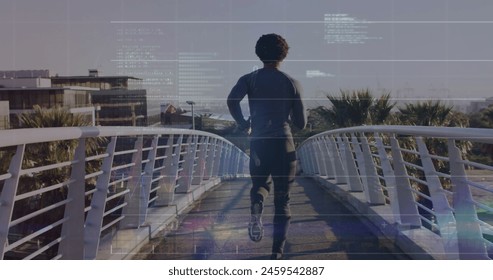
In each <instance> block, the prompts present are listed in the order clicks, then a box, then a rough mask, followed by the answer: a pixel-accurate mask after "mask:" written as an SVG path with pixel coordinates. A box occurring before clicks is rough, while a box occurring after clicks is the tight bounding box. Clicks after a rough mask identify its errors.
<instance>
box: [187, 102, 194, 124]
mask: <svg viewBox="0 0 493 280" xmlns="http://www.w3.org/2000/svg"><path fill="white" fill-rule="evenodd" d="M187 104H188V105H190V106H192V129H193V130H195V114H194V112H193V105H195V102H193V101H187Z"/></svg>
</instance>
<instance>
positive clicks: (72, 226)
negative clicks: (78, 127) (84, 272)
mask: <svg viewBox="0 0 493 280" xmlns="http://www.w3.org/2000/svg"><path fill="white" fill-rule="evenodd" d="M74 161H75V163H74V164H73V165H72V168H71V169H72V170H71V171H70V180H71V181H73V183H71V184H70V185H68V192H67V199H68V200H69V202H68V203H67V204H66V205H65V211H64V218H68V219H67V221H66V222H64V223H63V225H62V233H61V237H62V240H61V241H60V246H59V247H58V254H60V255H61V256H62V259H63V260H82V259H84V208H85V198H86V197H85V187H86V180H85V174H86V139H85V138H80V139H79V144H78V145H77V148H76V149H75V153H74Z"/></svg>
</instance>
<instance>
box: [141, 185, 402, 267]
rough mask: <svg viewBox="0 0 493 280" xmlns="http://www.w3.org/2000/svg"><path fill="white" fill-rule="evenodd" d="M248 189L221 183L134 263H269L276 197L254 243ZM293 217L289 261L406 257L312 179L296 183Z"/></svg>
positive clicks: (248, 186) (247, 187) (266, 208)
mask: <svg viewBox="0 0 493 280" xmlns="http://www.w3.org/2000/svg"><path fill="white" fill-rule="evenodd" d="M249 190H250V180H249V179H241V180H235V181H228V182H225V183H223V184H221V185H220V186H219V187H217V188H216V189H215V190H214V191H213V192H211V193H210V194H209V195H208V196H207V197H205V198H204V199H202V200H201V201H199V202H197V203H196V204H195V205H194V206H193V209H192V210H191V211H190V212H189V213H188V214H187V215H185V216H184V217H182V219H181V224H180V226H179V227H178V229H176V230H174V231H172V232H171V233H168V234H167V235H166V236H165V237H163V238H156V239H154V240H153V241H151V242H150V243H149V244H148V245H146V246H144V247H143V248H142V250H141V251H140V253H139V254H137V255H136V256H135V257H134V259H154V260H157V259H179V260H197V259H215V260H218V259H224V260H228V259H232V260H233V259H237V260H238V259H239V260H242V259H245V260H247V259H268V258H269V256H270V253H271V252H270V250H271V245H272V218H273V216H272V215H273V210H274V209H273V208H274V207H273V201H272V198H273V195H271V196H269V198H268V200H267V201H266V203H265V210H264V212H265V215H264V218H263V221H264V226H265V235H264V238H263V239H262V240H261V241H260V242H258V243H255V242H252V241H250V239H249V238H248V231H247V226H248V221H249V217H250V215H249V207H250V201H249ZM291 213H292V215H293V218H292V223H291V227H290V231H289V236H288V242H287V244H286V248H285V258H286V259H317V260H331V259H360V260H361V259H376V260H387V259H402V258H406V257H405V256H404V255H402V254H401V253H400V252H398V251H397V250H392V251H390V250H389V249H387V248H392V244H387V243H388V242H389V241H387V240H385V239H383V238H379V237H378V236H375V235H374V234H373V233H372V232H371V231H370V230H369V229H368V228H367V227H366V226H365V225H364V223H362V222H361V221H360V220H359V218H358V217H357V216H355V215H354V214H352V213H351V212H350V211H349V210H348V209H346V208H345V207H344V206H343V205H342V204H341V203H340V202H339V201H337V200H336V199H334V198H333V197H331V196H330V195H329V194H328V193H327V192H326V191H325V190H323V189H322V188H321V187H320V186H318V185H317V184H316V183H315V182H314V181H312V180H310V179H305V178H299V179H298V180H297V185H296V186H295V187H294V189H293V190H292V199H291ZM160 235H162V234H160ZM158 236H159V235H158ZM389 245H390V246H389Z"/></svg>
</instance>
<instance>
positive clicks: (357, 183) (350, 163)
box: [342, 136, 366, 194]
mask: <svg viewBox="0 0 493 280" xmlns="http://www.w3.org/2000/svg"><path fill="white" fill-rule="evenodd" d="M342 143H343V145H344V153H345V155H346V170H347V176H348V178H347V180H348V182H349V190H350V191H353V192H361V191H363V190H364V189H363V185H362V184H361V180H360V175H359V173H358V168H357V167H356V160H355V158H354V156H353V152H352V151H351V146H350V144H349V139H348V137H347V136H344V137H343V141H342ZM357 148H358V149H359V146H358V147H357ZM365 194H366V192H365Z"/></svg>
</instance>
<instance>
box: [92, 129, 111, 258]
mask: <svg viewBox="0 0 493 280" xmlns="http://www.w3.org/2000/svg"><path fill="white" fill-rule="evenodd" d="M116 140H117V137H116V136H113V137H111V142H110V143H109V144H108V147H107V148H106V153H107V154H108V157H106V158H105V159H104V160H103V165H102V167H101V171H103V174H101V175H99V176H98V179H97V181H96V192H95V193H94V194H93V195H92V200H91V209H90V210H89V212H87V217H86V223H85V227H84V259H86V260H93V259H95V258H96V255H97V251H98V247H99V241H100V240H99V236H100V235H101V227H102V225H103V215H104V208H105V205H106V197H107V194H108V185H109V183H110V177H111V167H112V165H113V158H114V154H115V147H116Z"/></svg>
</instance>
